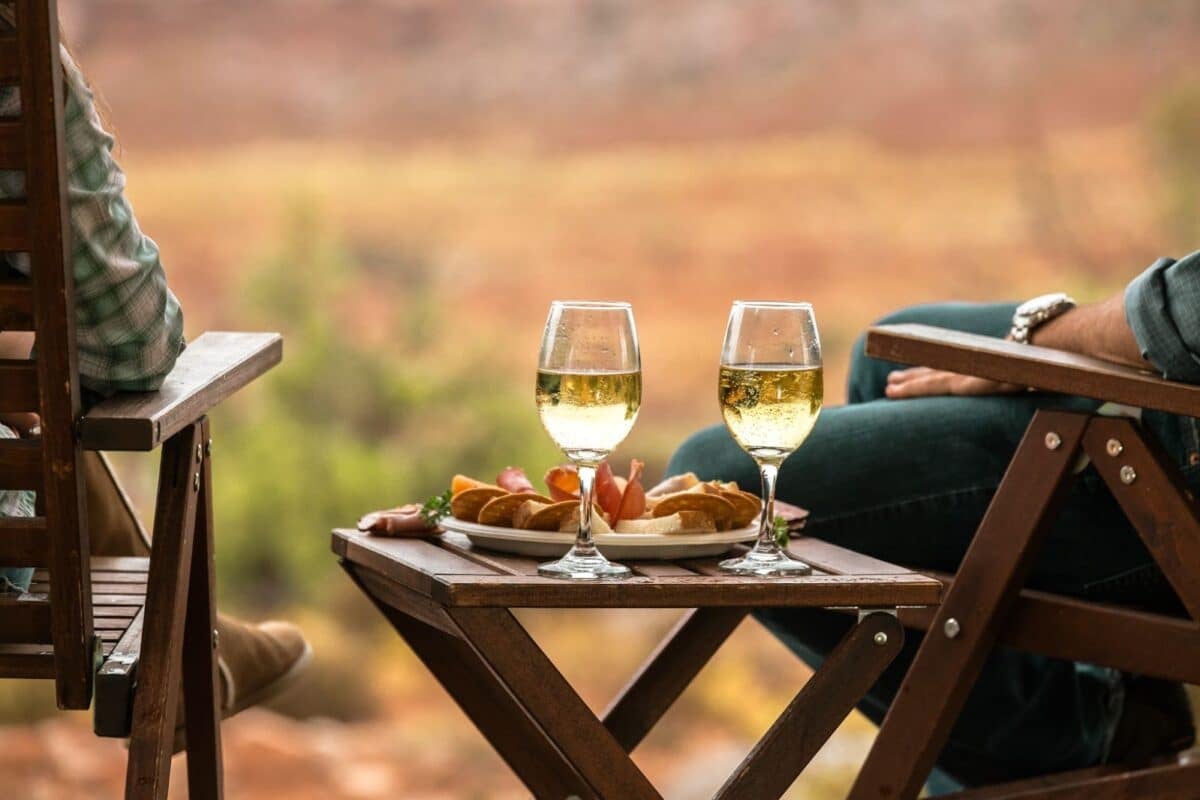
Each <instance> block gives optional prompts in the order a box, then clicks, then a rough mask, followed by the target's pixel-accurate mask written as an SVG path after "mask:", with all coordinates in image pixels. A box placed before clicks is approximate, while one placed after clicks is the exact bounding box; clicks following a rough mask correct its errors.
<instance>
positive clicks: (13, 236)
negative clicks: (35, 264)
mask: <svg viewBox="0 0 1200 800" xmlns="http://www.w3.org/2000/svg"><path fill="white" fill-rule="evenodd" d="M29 217H30V209H29V206H28V205H26V204H25V203H14V202H12V201H6V202H0V250H5V251H7V252H10V253H11V252H17V253H23V252H25V251H28V250H32V249H33V241H32V234H33V231H32V227H33V223H32V221H31V220H30V218H29Z"/></svg>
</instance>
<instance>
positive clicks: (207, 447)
mask: <svg viewBox="0 0 1200 800" xmlns="http://www.w3.org/2000/svg"><path fill="white" fill-rule="evenodd" d="M204 455H206V456H211V455H212V439H208V440H207V441H206V442H205V443H204Z"/></svg>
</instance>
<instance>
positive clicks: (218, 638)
mask: <svg viewBox="0 0 1200 800" xmlns="http://www.w3.org/2000/svg"><path fill="white" fill-rule="evenodd" d="M212 639H213V650H216V649H217V645H219V644H220V643H221V634H220V633H219V632H218V631H217V629H216V628H213V637H212Z"/></svg>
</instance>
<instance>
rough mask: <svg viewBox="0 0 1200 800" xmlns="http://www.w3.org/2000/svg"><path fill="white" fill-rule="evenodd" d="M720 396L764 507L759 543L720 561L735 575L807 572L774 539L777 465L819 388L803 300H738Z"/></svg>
mask: <svg viewBox="0 0 1200 800" xmlns="http://www.w3.org/2000/svg"><path fill="white" fill-rule="evenodd" d="M719 383H720V385H719V388H718V399H719V400H720V403H721V416H722V417H724V418H725V427H727V428H728V429H729V432H730V434H732V435H733V438H734V440H735V441H736V442H737V443H738V444H739V445H741V447H742V449H743V450H745V451H746V452H747V453H749V454H750V456H751V457H752V458H753V459H754V460H755V462H757V463H758V468H759V471H760V472H761V474H762V494H763V507H762V517H761V518H760V519H759V523H758V541H757V542H756V543H755V545H754V547H753V548H751V549H750V550H749V551H748V552H747V553H746V554H745V555H743V556H741V557H738V558H731V559H727V560H725V561H722V562H721V569H722V570H724V571H726V572H732V573H736V574H739V575H761V576H771V575H790V576H794V575H808V574H809V573H811V572H812V568H811V567H809V566H808V565H807V564H805V563H804V562H802V561H797V560H796V559H794V558H792V557H791V556H790V555H788V554H787V552H786V551H784V550H783V548H781V547H780V546H779V545H778V543H777V542H776V541H775V526H774V522H775V480H776V478H777V477H778V476H779V467H780V465H781V464H783V460H784V459H785V458H787V457H788V456H789V455H791V454H792V453H793V452H794V451H795V450H796V448H798V447H799V446H800V445H801V444H802V443H803V442H804V440H805V439H806V438H808V434H809V433H810V432H811V431H812V429H813V425H814V424H815V423H816V421H817V415H818V414H820V413H821V400H822V395H823V394H824V383H823V380H822V373H821V340H820V338H819V336H818V335H817V321H816V318H815V317H814V316H813V310H812V306H811V305H809V304H808V303H751V302H744V301H741V300H739V301H737V302H736V303H734V304H733V308H732V309H731V310H730V312H729V325H728V327H727V328H726V329H725V344H724V346H723V347H722V350H721V372H720V381H719Z"/></svg>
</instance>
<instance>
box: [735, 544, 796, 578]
mask: <svg viewBox="0 0 1200 800" xmlns="http://www.w3.org/2000/svg"><path fill="white" fill-rule="evenodd" d="M720 566H721V571H722V572H728V573H731V574H733V575H756V576H758V577H760V578H769V577H772V576H779V577H787V578H797V577H802V576H804V575H811V574H812V567H810V566H809V565H808V564H805V563H804V562H803V561H797V560H796V559H794V558H792V557H791V556H789V555H788V554H787V553H785V552H783V551H782V550H776V551H774V552H762V551H759V550H751V551H750V552H748V553H746V554H745V555H744V556H739V557H738V558H728V559H726V560H724V561H722V562H721V565H720Z"/></svg>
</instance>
